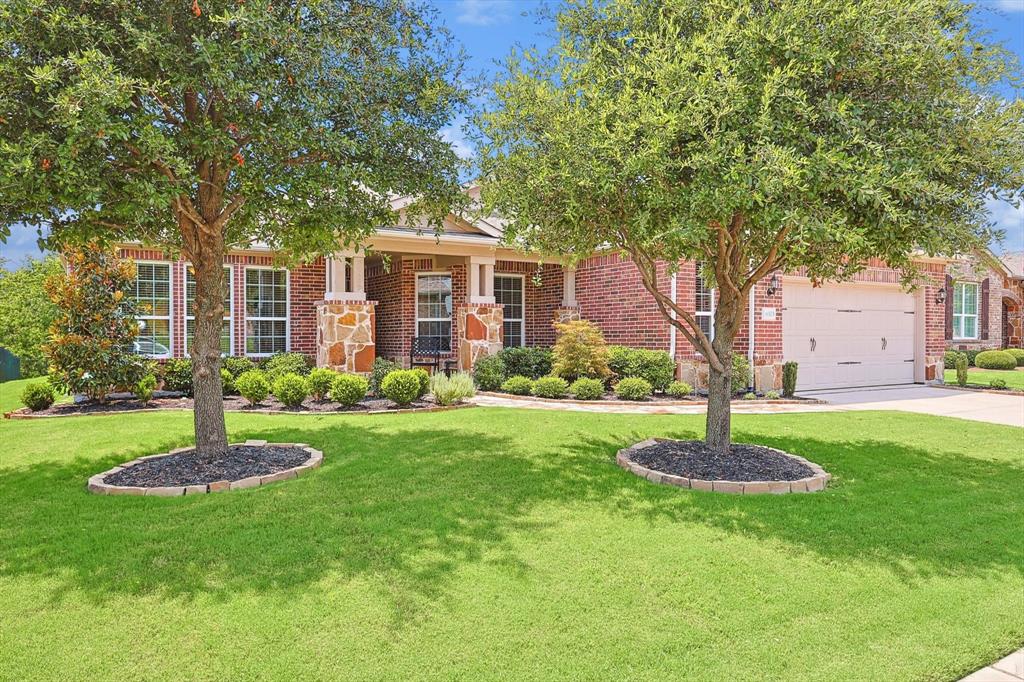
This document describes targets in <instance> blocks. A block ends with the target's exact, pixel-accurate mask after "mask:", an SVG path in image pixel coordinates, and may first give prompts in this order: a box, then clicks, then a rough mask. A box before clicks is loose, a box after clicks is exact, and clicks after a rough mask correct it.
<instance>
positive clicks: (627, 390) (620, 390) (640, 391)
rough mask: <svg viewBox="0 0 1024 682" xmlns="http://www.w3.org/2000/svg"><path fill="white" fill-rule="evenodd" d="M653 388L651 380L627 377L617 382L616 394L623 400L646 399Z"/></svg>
mask: <svg viewBox="0 0 1024 682" xmlns="http://www.w3.org/2000/svg"><path fill="white" fill-rule="evenodd" d="M653 390H654V389H653V388H652V387H651V382H649V381H647V379H641V378H640V377H626V378H625V379H623V380H622V381H620V382H619V383H617V384H615V395H616V396H618V397H619V398H622V399H623V400H646V399H647V398H649V397H650V396H651V392H652V391H653Z"/></svg>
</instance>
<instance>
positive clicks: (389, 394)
mask: <svg viewBox="0 0 1024 682" xmlns="http://www.w3.org/2000/svg"><path fill="white" fill-rule="evenodd" d="M380 390H381V393H383V394H384V397H385V398H387V399H388V400H390V401H391V402H393V403H395V404H398V405H408V404H410V403H411V402H412V401H414V400H416V398H418V397H419V395H420V377H419V375H418V374H417V373H416V372H414V371H413V370H410V369H399V370H395V371H394V372H390V373H388V375H387V376H385V377H384V380H383V381H381V384H380Z"/></svg>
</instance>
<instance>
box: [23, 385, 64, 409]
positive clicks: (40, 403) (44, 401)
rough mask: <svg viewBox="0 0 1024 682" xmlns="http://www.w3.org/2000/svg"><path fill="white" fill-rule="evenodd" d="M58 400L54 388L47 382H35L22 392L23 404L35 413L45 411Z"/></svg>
mask: <svg viewBox="0 0 1024 682" xmlns="http://www.w3.org/2000/svg"><path fill="white" fill-rule="evenodd" d="M56 399H57V396H56V394H55V393H54V390H53V386H51V385H50V383H49V382H47V381H34V382H32V383H30V384H27V385H26V386H25V388H24V389H23V390H22V392H21V402H23V403H25V405H26V407H28V409H30V410H32V411H33V412H38V411H39V410H45V409H46V408H48V407H49V406H50V405H53V401H54V400H56Z"/></svg>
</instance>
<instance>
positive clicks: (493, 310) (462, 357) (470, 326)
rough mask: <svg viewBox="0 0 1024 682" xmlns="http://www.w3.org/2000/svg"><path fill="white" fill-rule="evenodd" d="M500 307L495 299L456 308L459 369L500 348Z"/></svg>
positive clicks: (502, 320) (503, 318) (501, 323)
mask: <svg viewBox="0 0 1024 682" xmlns="http://www.w3.org/2000/svg"><path fill="white" fill-rule="evenodd" d="M503 311H504V308H503V306H501V305H500V304H497V303H468V304H465V305H460V306H459V308H458V324H457V328H458V335H459V336H458V342H457V345H456V347H457V349H458V354H459V369H460V370H461V371H463V372H469V371H472V369H473V365H474V364H475V363H476V361H477V360H478V359H480V358H482V357H484V356H487V355H494V354H495V353H497V352H498V351H500V350H501V348H502V342H501V335H502V327H503V323H504V321H505V315H504V312H503Z"/></svg>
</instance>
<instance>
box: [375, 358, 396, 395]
mask: <svg viewBox="0 0 1024 682" xmlns="http://www.w3.org/2000/svg"><path fill="white" fill-rule="evenodd" d="M400 369H402V366H401V365H399V364H398V363H397V362H392V361H391V360H386V359H384V358H377V359H376V360H374V361H373V367H371V368H370V390H371V391H372V392H373V394H374V395H378V396H379V395H381V384H383V383H384V377H386V376H387V375H389V374H391V373H392V372H395V371H397V370H400Z"/></svg>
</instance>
